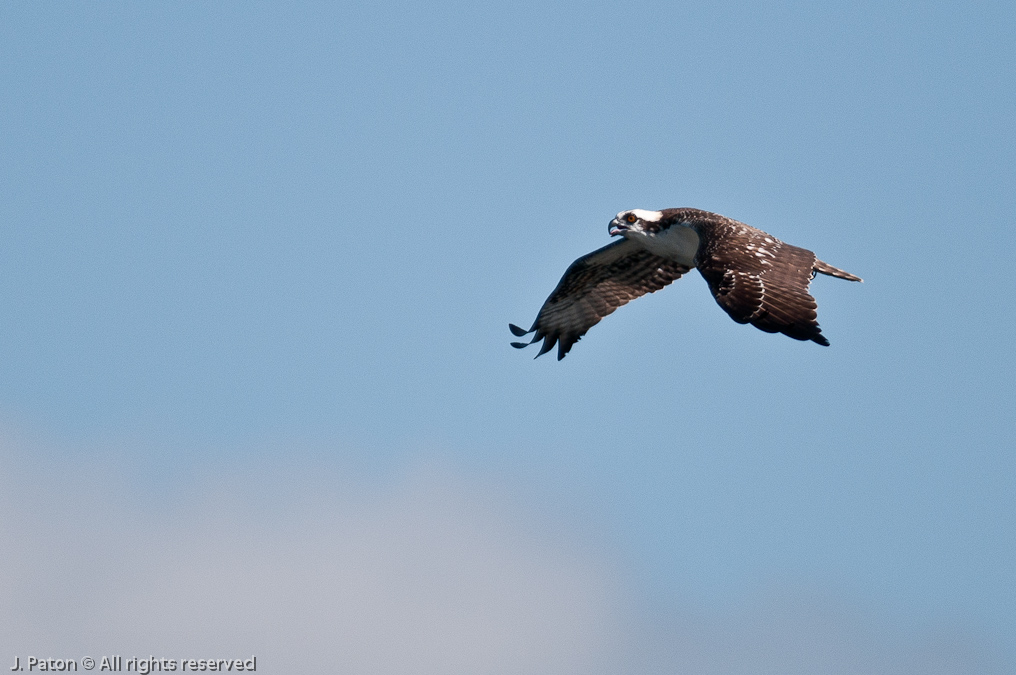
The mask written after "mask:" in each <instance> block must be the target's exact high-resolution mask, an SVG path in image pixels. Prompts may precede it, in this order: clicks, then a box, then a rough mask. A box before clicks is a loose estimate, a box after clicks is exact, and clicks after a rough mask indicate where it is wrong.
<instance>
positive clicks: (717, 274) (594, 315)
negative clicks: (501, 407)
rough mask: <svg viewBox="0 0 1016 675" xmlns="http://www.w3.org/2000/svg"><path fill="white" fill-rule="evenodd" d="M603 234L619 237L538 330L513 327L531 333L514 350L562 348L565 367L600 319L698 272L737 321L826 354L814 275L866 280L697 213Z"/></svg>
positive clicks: (636, 217)
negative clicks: (814, 346)
mask: <svg viewBox="0 0 1016 675" xmlns="http://www.w3.org/2000/svg"><path fill="white" fill-rule="evenodd" d="M607 232H608V233H609V234H610V236H612V237H616V236H620V237H622V239H621V240H620V241H615V242H614V243H612V244H608V245H607V246H604V247H603V248H601V249H597V250H595V251H593V252H592V253H589V254H587V255H584V256H582V257H581V258H579V259H578V260H576V261H575V262H573V263H572V264H571V265H570V266H569V267H568V269H567V270H566V271H565V273H564V276H563V277H561V281H559V282H558V284H557V288H555V289H554V292H553V293H551V294H550V297H549V298H547V301H546V302H544V303H543V307H542V308H541V309H540V313H539V314H538V315H537V317H536V321H535V322H534V323H533V327H532V328H530V329H529V330H523V329H522V328H519V327H518V326H516V325H515V324H511V323H510V324H508V328H510V329H511V332H512V333H513V334H514V335H515V336H516V337H522V336H524V335H527V334H529V333H535V335H533V338H532V340H530V341H529V342H513V343H512V346H513V347H516V348H518V349H522V348H523V347H527V346H529V345H531V344H533V343H535V342H538V341H540V340H543V346H542V347H541V348H540V353H539V354H537V356H541V355H543V354H546V353H547V352H549V351H550V350H551V349H553V348H554V345H555V344H557V345H558V349H557V358H558V360H561V359H563V358H564V355H565V354H567V353H568V351H569V350H570V349H571V348H572V345H574V344H575V343H576V342H577V341H578V339H579V338H581V337H582V336H583V335H585V334H586V331H588V330H589V329H590V328H592V327H593V326H595V325H596V324H597V323H599V322H600V320H601V319H602V318H603V317H605V316H607V315H608V314H610V313H611V312H613V311H614V310H615V309H617V308H618V307H620V306H621V305H624V304H627V303H628V302H630V301H632V300H634V299H635V298H637V297H639V296H642V295H645V294H646V293H652V292H654V291H658V290H660V289H661V288H663V287H664V286H667V285H668V284H670V283H671V282H673V281H674V280H675V279H679V278H680V277H681V275H682V274H685V273H687V272H689V271H691V269H692V268H693V267H697V268H698V270H699V272H701V274H702V276H703V277H705V280H706V282H707V283H708V284H709V290H710V291H712V294H713V297H714V298H715V299H716V302H717V303H718V304H719V305H720V307H722V308H723V310H724V311H725V312H726V313H727V314H729V315H730V318H732V319H733V320H734V321H736V322H737V323H750V324H751V325H753V326H755V327H756V328H758V329H759V330H763V331H765V332H767V333H783V334H784V335H787V336H789V337H792V338H794V339H795V340H811V341H812V342H817V343H818V344H820V345H824V346H829V340H827V339H826V338H825V336H824V335H822V331H821V330H820V329H819V327H818V321H817V312H816V310H817V308H818V305H817V304H816V302H815V298H813V297H812V296H811V295H810V294H809V293H808V286H809V285H810V284H811V280H812V279H814V278H815V273H816V272H821V273H822V274H828V275H829V276H831V277H837V278H839V279H846V280H848V281H861V278H860V277H857V276H854V275H853V274H850V273H849V272H844V271H843V270H841V269H837V268H835V267H833V266H832V265H830V264H828V263H824V262H822V261H821V260H819V259H818V258H817V257H815V254H814V253H812V252H811V251H809V250H807V249H803V248H798V247H797V246H791V245H790V244H785V243H783V242H782V241H780V240H779V239H777V238H776V237H774V236H772V235H770V234H767V233H765V232H763V231H762V230H759V229H756V228H754V227H751V226H750V225H745V224H744V223H740V222H738V221H736V220H733V219H731V218H727V217H726V216H721V215H720V214H718V213H710V212H709V211H700V210H699V209H688V208H681V209H664V210H662V211H645V210H643V209H632V210H630V211H622V212H620V213H619V214H617V216H616V217H615V218H614V219H613V220H612V221H610V225H609V226H608V228H607Z"/></svg>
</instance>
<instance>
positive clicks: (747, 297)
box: [698, 228, 860, 346]
mask: <svg viewBox="0 0 1016 675" xmlns="http://www.w3.org/2000/svg"><path fill="white" fill-rule="evenodd" d="M752 229H753V230H754V228H752ZM748 238H749V239H750V241H748V242H747V243H746V242H745V239H744V237H741V238H739V239H738V240H736V241H732V240H729V239H724V238H719V239H713V240H712V241H706V242H704V246H703V247H702V249H701V250H700V252H699V261H698V268H699V271H700V272H701V273H702V276H703V277H705V279H706V281H707V282H708V283H709V290H711V291H712V293H713V297H714V298H716V302H717V303H719V305H720V307H722V308H723V309H724V311H726V312H727V314H729V315H730V318H732V319H733V320H734V321H736V322H738V323H750V324H751V325H753V326H755V327H756V328H758V329H759V330H764V331H765V332H767V333H783V334H784V335H787V336H789V337H792V338H794V339H795V340H811V341H812V342H817V343H818V344H820V345H825V346H828V345H829V340H827V339H826V338H825V336H824V335H822V331H821V330H820V329H819V327H818V320H817V316H818V312H817V309H818V304H817V303H816V302H815V298H813V297H812V296H811V294H810V293H808V286H809V285H810V284H811V280H812V278H813V277H814V276H815V272H822V273H823V274H832V272H830V271H827V269H826V268H828V269H829V270H835V271H836V272H840V274H833V276H840V277H841V278H844V279H850V280H851V281H860V278H858V277H855V276H853V275H851V274H847V273H846V272H842V271H841V270H837V269H836V268H835V267H831V266H829V265H826V264H825V263H823V262H821V261H819V260H817V259H816V258H815V254H814V253H812V252H811V251H809V250H807V249H803V248H798V247H797V246H791V245H790V244H785V243H783V242H782V241H780V240H778V239H776V238H775V237H772V236H770V235H768V234H766V233H765V232H762V231H761V230H754V231H753V232H751V234H750V235H748Z"/></svg>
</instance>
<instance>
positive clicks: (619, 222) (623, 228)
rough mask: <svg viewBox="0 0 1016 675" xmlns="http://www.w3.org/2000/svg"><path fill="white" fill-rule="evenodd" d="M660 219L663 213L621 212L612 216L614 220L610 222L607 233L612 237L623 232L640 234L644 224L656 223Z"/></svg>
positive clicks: (640, 210) (633, 210)
mask: <svg viewBox="0 0 1016 675" xmlns="http://www.w3.org/2000/svg"><path fill="white" fill-rule="evenodd" d="M662 217H663V213H662V212H660V211H646V210H645V209H632V210H630V211H622V212H621V213H619V214H617V215H616V216H614V220H612V221H610V225H609V226H608V227H607V232H608V233H609V234H610V236H612V237H615V236H617V235H619V234H624V233H625V232H632V231H633V232H641V231H643V229H644V226H645V224H646V223H658V222H660V219H661V218H662Z"/></svg>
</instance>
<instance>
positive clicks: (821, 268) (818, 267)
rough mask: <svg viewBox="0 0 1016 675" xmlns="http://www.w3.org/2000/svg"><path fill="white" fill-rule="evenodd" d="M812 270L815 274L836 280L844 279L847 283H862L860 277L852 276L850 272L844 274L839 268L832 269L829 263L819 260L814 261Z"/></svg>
mask: <svg viewBox="0 0 1016 675" xmlns="http://www.w3.org/2000/svg"><path fill="white" fill-rule="evenodd" d="M813 269H814V270H815V271H816V272H821V273H822V274H828V275H829V276H831V277H836V278H838V279H846V280H847V281H864V279H862V278H861V277H857V276H854V275H853V274H851V273H850V272H844V271H843V270H841V269H840V268H838V267H833V266H832V265H830V264H829V263H826V262H822V261H821V260H816V261H815V265H814V267H813Z"/></svg>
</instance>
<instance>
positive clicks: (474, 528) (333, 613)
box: [0, 440, 992, 675]
mask: <svg viewBox="0 0 1016 675" xmlns="http://www.w3.org/2000/svg"><path fill="white" fill-rule="evenodd" d="M37 445H38V444H32V443H25V442H19V441H11V440H6V441H3V442H0V446H3V447H2V448H0V469H2V471H0V495H2V496H0V551H2V553H0V606H2V607H4V608H5V609H4V611H3V612H2V613H0V645H4V647H5V649H7V650H9V651H8V653H0V658H3V659H11V662H12V660H13V657H14V655H20V656H21V657H22V658H23V659H24V658H26V657H27V656H28V655H35V656H53V657H61V658H77V659H80V658H81V657H83V656H85V655H91V656H93V657H101V656H103V655H110V654H120V655H123V656H128V657H129V656H142V657H146V656H149V655H153V656H155V657H157V658H158V657H171V658H176V659H180V658H236V657H243V658H247V657H249V656H250V655H252V654H253V655H257V657H258V671H259V672H267V673H372V674H374V673H376V674H378V675H386V674H389V673H391V674H395V673H413V674H414V675H416V674H418V675H426V674H429V673H442V674H448V675H454V674H456V673H462V674H463V675H465V674H470V675H477V674H485V673H491V674H501V673H506V674H507V673H526V674H540V673H547V674H557V675H566V674H568V673H583V674H585V673H657V672H658V673H673V672H678V673H703V674H706V673H784V674H793V673H815V672H822V673H831V674H833V675H835V674H836V673H885V672H898V673H915V674H917V673H921V674H922V675H931V674H943V675H944V674H946V673H962V672H991V671H992V668H991V667H989V666H990V665H991V664H990V662H988V661H986V658H985V656H984V649H983V648H982V646H981V645H978V644H976V643H975V642H971V641H967V642H964V641H963V640H959V639H958V638H956V636H955V635H951V634H950V636H949V638H948V639H947V640H946V641H945V642H943V641H941V640H937V639H935V640H933V639H931V638H928V637H926V636H920V635H917V636H914V635H907V634H904V633H898V634H896V633H893V634H889V635H886V634H884V633H882V632H880V631H878V630H875V629H871V628H866V627H864V622H863V621H860V620H858V618H857V617H856V616H854V615H850V614H849V613H845V612H840V611H837V610H836V609H835V607H818V608H816V607H815V606H809V605H808V604H807V603H795V602H793V601H790V600H788V599H787V597H768V598H766V599H764V600H761V601H758V602H756V603H755V604H754V605H750V606H748V608H746V609H742V610H738V611H727V612H726V613H724V614H723V615H707V614H703V613H701V612H699V613H695V612H693V611H689V609H688V608H685V609H681V608H676V609H675V608H671V609H668V610H667V611H660V610H659V609H654V610H650V609H647V608H642V609H640V608H638V607H637V604H638V603H637V602H636V601H635V600H634V599H633V597H634V595H632V594H631V593H628V592H627V591H626V589H628V588H629V585H628V583H627V582H626V581H625V580H624V579H623V578H621V576H620V575H619V574H618V573H617V570H616V569H615V568H614V566H612V565H611V564H609V563H608V562H607V560H608V559H609V558H610V556H609V555H600V554H599V553H598V552H596V551H595V550H591V549H590V547H588V546H584V545H583V544H582V543H581V542H578V541H569V538H568V537H567V536H561V535H562V533H561V532H560V531H557V529H560V528H557V529H555V528H553V527H551V526H550V525H547V524H545V523H544V522H541V520H542V519H541V518H540V517H539V514H538V513H536V512H534V511H532V510H531V509H529V508H528V507H527V508H523V507H521V506H520V505H519V504H518V503H516V502H513V501H512V500H511V499H508V498H506V497H504V494H503V493H500V494H499V492H498V490H496V489H495V486H492V485H489V484H486V485H484V484H481V483H482V481H478V480H476V479H475V478H474V477H469V476H465V475H463V474H462V473H461V472H457V471H455V470H451V469H435V468H433V467H421V468H419V469H418V470H413V471H407V472H406V473H405V474H404V475H403V476H402V478H400V479H398V480H390V481H387V482H384V481H374V482H373V483H371V484H369V485H368V484H366V483H369V481H368V482H365V481H363V480H359V481H358V480H353V479H350V478H348V476H346V477H344V476H343V474H342V472H341V471H338V470H336V469H335V467H334V466H333V465H331V464H328V462H327V461H326V462H324V463H323V464H322V462H320V461H318V462H315V461H314V460H313V459H312V458H310V456H309V455H303V456H301V455H299V453H295V454H294V453H290V454H289V455H286V456H287V457H288V458H289V459H287V460H275V461H269V462H268V463H266V462H265V461H264V459H265V457H266V456H268V455H264V454H261V455H257V456H254V455H248V456H247V457H246V459H235V460H231V461H220V462H218V463H214V462H209V463H207V464H206V465H204V466H203V468H202V469H201V472H200V478H199V479H198V480H195V481H190V482H188V481H187V480H182V481H181V480H176V481H168V480H158V479H156V480H152V479H151V478H148V479H143V478H139V476H141V475H143V472H138V471H135V470H133V469H130V468H125V467H127V466H129V465H130V464H131V463H132V462H133V463H136V462H137V456H136V455H131V453H129V452H127V453H121V454H120V455H116V454H96V453H63V454H61V453H54V452H50V451H46V450H45V449H42V448H39V447H35V446H37ZM271 456H275V457H281V456H283V455H282V454H281V453H280V454H278V455H271ZM170 485H171V486H172V487H168V486H170ZM7 667H9V666H7ZM96 672H98V671H96Z"/></svg>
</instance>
